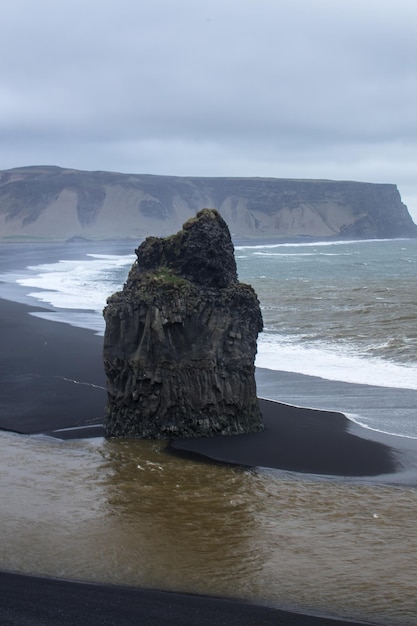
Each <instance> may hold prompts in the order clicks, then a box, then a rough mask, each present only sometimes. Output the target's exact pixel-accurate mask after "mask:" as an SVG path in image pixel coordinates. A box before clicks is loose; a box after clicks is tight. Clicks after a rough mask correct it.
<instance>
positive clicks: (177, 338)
mask: <svg viewBox="0 0 417 626" xmlns="http://www.w3.org/2000/svg"><path fill="white" fill-rule="evenodd" d="M104 317H105V320H106V331H105V335H104V368H105V372H106V376H107V389H108V402H107V411H106V420H105V430H106V434H107V436H115V437H142V438H145V437H147V438H171V439H173V438H176V437H197V436H208V435H214V434H228V435H229V434H238V433H245V432H256V431H259V430H262V428H263V423H262V416H261V413H260V409H259V405H258V399H257V396H256V383H255V366H254V361H255V355H256V349H257V345H256V342H257V337H258V333H259V332H260V331H261V330H262V316H261V311H260V306H259V302H258V299H257V297H256V294H255V292H254V290H253V289H252V287H250V286H249V285H245V284H243V283H240V282H239V281H238V280H237V273H236V264H235V259H234V253H233V245H232V243H231V240H230V233H229V230H228V227H227V225H226V223H225V222H224V220H223V219H222V218H221V216H220V215H219V213H217V211H214V210H209V209H203V210H202V211H200V212H199V213H198V214H197V215H196V217H195V218H193V219H191V220H189V221H188V222H186V223H185V224H184V228H183V230H182V231H180V232H179V233H177V234H176V235H172V236H171V237H167V238H165V239H160V238H156V237H150V238H148V239H147V240H146V241H145V242H144V243H143V244H142V245H141V246H139V248H138V249H137V260H136V261H135V263H134V264H133V266H132V269H131V271H130V273H129V276H128V279H127V281H126V283H125V286H124V288H123V290H122V291H120V292H117V293H115V294H113V295H112V296H111V297H110V298H109V299H108V300H107V307H106V308H105V310H104Z"/></svg>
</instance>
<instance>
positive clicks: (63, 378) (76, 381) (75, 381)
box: [54, 376, 106, 391]
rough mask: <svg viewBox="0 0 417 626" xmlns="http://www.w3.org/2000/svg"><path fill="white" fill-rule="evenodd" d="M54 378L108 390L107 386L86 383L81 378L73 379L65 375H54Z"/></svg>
mask: <svg viewBox="0 0 417 626" xmlns="http://www.w3.org/2000/svg"><path fill="white" fill-rule="evenodd" d="M54 378H59V379H60V380H65V381H66V382H67V383H74V385H86V386H87V387H94V388H95V389H104V391H106V387H102V386H101V385H94V384H93V383H84V382H82V381H81V380H73V379H72V378H65V376H54Z"/></svg>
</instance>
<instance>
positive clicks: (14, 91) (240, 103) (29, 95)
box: [0, 0, 417, 220]
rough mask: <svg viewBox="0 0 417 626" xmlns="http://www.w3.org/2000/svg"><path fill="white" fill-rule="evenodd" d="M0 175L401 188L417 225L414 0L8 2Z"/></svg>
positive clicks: (0, 87)
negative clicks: (114, 174)
mask: <svg viewBox="0 0 417 626" xmlns="http://www.w3.org/2000/svg"><path fill="white" fill-rule="evenodd" d="M1 24H2V36H1V39H0V59H1V60H0V65H1V73H0V141H1V150H0V168H1V169H8V168H11V167H18V166H23V165H40V164H48V165H60V166H62V167H73V168H77V169H86V170H98V169H100V170H113V171H121V172H135V173H152V174H172V175H184V176H186V175H188V176H273V177H291V178H330V179H341V180H347V179H349V180H364V181H369V182H392V183H396V184H397V185H398V187H399V190H400V192H401V195H402V197H403V201H404V202H405V203H406V204H407V205H408V207H409V209H410V212H411V213H412V215H413V217H414V219H415V220H416V219H417V36H416V29H417V3H416V2H415V0H395V1H394V0H338V1H335V0H256V1H255V0H210V2H204V1H196V0H140V1H139V0H60V1H59V2H56V1H55V0H36V2H34V1H33V0H4V1H3V2H2V12H1Z"/></svg>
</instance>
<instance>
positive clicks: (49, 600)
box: [0, 300, 400, 626]
mask: <svg viewBox="0 0 417 626" xmlns="http://www.w3.org/2000/svg"><path fill="white" fill-rule="evenodd" d="M35 310H38V311H39V310H41V309H40V308H38V309H36V307H29V306H25V305H22V304H17V303H14V302H11V301H7V300H0V329H1V330H0V333H1V334H0V340H1V342H0V345H1V350H0V382H1V384H0V428H2V429H6V430H11V431H15V432H17V433H22V434H35V433H48V434H51V435H53V436H56V437H60V438H65V439H68V438H79V437H91V436H98V435H102V428H101V424H102V421H103V416H104V406H105V400H106V392H105V377H104V371H103V366H102V338H101V337H98V336H96V335H94V334H93V333H92V332H90V331H88V330H83V329H76V328H72V327H70V326H69V325H67V324H62V323H52V322H49V321H46V320H42V319H39V318H37V317H34V316H32V315H29V313H30V311H35ZM261 406H262V411H263V415H264V420H265V424H266V428H265V430H264V431H263V432H262V433H256V434H249V435H239V436H233V437H230V436H229V437H214V438H204V439H201V438H196V439H193V440H188V441H184V440H181V441H177V442H175V444H174V446H175V448H176V450H177V452H179V451H181V453H184V452H185V453H193V454H196V453H197V454H203V455H205V456H207V457H209V458H212V459H215V460H220V461H225V462H232V463H237V464H242V465H260V466H266V467H275V468H280V469H286V470H292V471H298V472H313V473H320V474H328V475H340V476H375V475H384V474H390V473H392V472H395V471H396V470H397V469H400V465H399V462H398V456H399V453H398V450H397V449H396V448H394V447H391V446H390V445H389V443H390V442H391V441H392V440H393V439H398V438H390V437H389V436H388V437H387V438H385V439H384V441H382V442H381V440H380V438H379V439H378V438H374V439H372V438H370V436H369V432H367V433H366V437H361V436H359V435H358V434H356V432H355V434H353V433H352V432H350V429H349V423H348V420H347V419H346V418H345V416H344V415H342V414H340V413H331V412H326V411H313V410H310V409H300V408H296V407H291V406H288V405H284V404H280V403H276V402H270V401H267V400H261ZM1 588H2V594H1V597H0V618H2V619H0V621H1V623H10V624H56V623H59V624H66V623H68V624H81V623H83V624H84V623H87V622H88V623H89V624H96V623H97V624H134V623H146V624H165V623H169V624H178V625H182V624H184V625H185V624H204V623H207V624H214V625H216V624H225V623H227V624H258V623H262V624H269V623H270V624H304V625H306V626H308V625H310V624H311V625H314V624H333V623H334V624H342V623H353V622H343V621H342V622H341V621H338V620H337V621H334V620H331V619H325V618H320V617H314V616H305V615H297V614H295V613H288V612H285V611H284V612H283V611H280V610H277V609H273V608H270V607H263V606H258V605H256V604H251V603H245V602H233V601H229V600H223V599H214V598H204V597H197V596H189V595H184V594H172V593H164V592H159V591H150V590H141V589H124V588H115V587H108V586H101V585H84V584H80V583H71V582H65V581H56V580H49V579H42V578H32V577H29V578H27V577H24V576H21V575H14V574H8V573H3V574H1ZM86 616H88V618H86ZM19 620H20V621H19ZM94 620H95V621H94Z"/></svg>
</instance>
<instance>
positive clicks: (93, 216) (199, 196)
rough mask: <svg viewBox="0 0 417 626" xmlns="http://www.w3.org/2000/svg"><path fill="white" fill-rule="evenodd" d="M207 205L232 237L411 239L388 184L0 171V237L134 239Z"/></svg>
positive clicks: (175, 224)
mask: <svg viewBox="0 0 417 626" xmlns="http://www.w3.org/2000/svg"><path fill="white" fill-rule="evenodd" d="M202 206H212V207H216V209H218V210H219V212H220V213H221V215H222V216H223V218H224V219H225V220H226V222H227V224H228V226H229V228H230V230H231V232H232V234H233V236H235V237H239V236H244V237H258V238H259V237H269V238H270V237H275V238H281V239H294V238H306V237H308V238H312V239H323V238H324V239H325V238H359V239H360V238H395V237H416V236H417V226H416V225H415V224H414V223H413V221H412V219H411V217H410V215H409V213H408V210H407V207H406V206H405V205H404V204H403V203H402V202H401V197H400V194H399V192H398V190H397V187H396V186H395V185H388V184H383V185H382V184H372V183H358V182H350V181H329V180H291V179H278V178H277V179H275V178H191V177H187V178H185V177H176V176H151V175H140V174H117V173H113V172H82V171H78V170H70V169H61V168H59V167H46V166H45V167H24V168H18V169H13V170H4V171H2V172H0V238H3V239H10V238H14V239H27V238H39V239H49V240H51V239H52V240H67V239H70V238H72V237H84V238H88V239H120V238H123V239H126V238H134V239H136V240H138V239H143V238H144V237H146V236H148V235H150V234H152V233H157V234H158V235H161V236H163V235H168V234H169V233H171V232H175V231H176V230H178V229H179V228H180V227H181V224H182V223H183V222H184V221H186V220H187V219H188V218H189V217H191V216H192V215H195V213H196V212H197V211H198V210H199V209H200V208H201V207H202Z"/></svg>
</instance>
